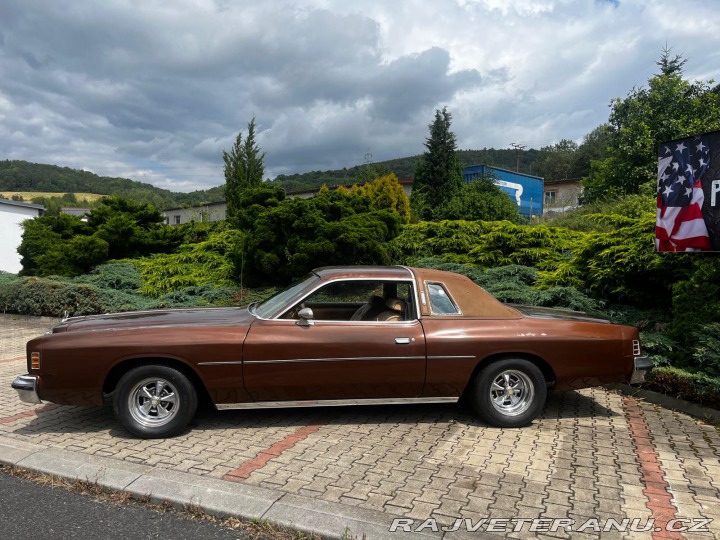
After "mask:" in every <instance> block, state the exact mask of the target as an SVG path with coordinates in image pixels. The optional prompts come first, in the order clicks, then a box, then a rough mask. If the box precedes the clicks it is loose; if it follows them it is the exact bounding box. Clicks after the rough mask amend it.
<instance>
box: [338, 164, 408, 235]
mask: <svg viewBox="0 0 720 540" xmlns="http://www.w3.org/2000/svg"><path fill="white" fill-rule="evenodd" d="M338 189H339V188H338ZM353 191H354V192H357V193H360V194H361V195H365V196H367V197H370V199H371V200H372V201H373V204H374V205H375V208H376V209H378V210H390V211H392V212H396V213H397V214H398V215H399V216H400V217H401V219H402V220H403V222H404V223H408V222H409V221H410V200H409V199H408V196H407V195H405V191H404V190H403V188H402V186H401V185H400V182H398V179H397V176H395V175H394V174H393V173H390V174H386V175H384V176H380V177H378V178H376V179H375V180H373V181H371V182H368V183H366V184H365V185H363V186H360V187H357V186H353Z"/></svg>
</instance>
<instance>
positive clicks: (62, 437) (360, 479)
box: [0, 318, 720, 540]
mask: <svg viewBox="0 0 720 540" xmlns="http://www.w3.org/2000/svg"><path fill="white" fill-rule="evenodd" d="M51 325H52V322H48V321H39V320H34V319H32V318H29V319H25V320H23V321H19V320H18V321H15V320H12V319H7V318H3V320H2V324H1V325H0V386H2V385H4V386H2V387H4V388H7V387H8V385H9V384H10V382H11V381H12V378H13V377H14V376H15V375H17V374H19V373H21V372H24V370H25V361H24V359H23V355H24V346H25V341H26V340H27V339H29V338H30V337H34V336H36V335H40V334H42V333H43V332H44V331H45V330H46V329H47V328H49V327H50V326H51ZM14 358H15V359H14ZM624 399H626V398H624V397H623V396H620V395H619V394H616V393H614V392H611V391H608V390H605V389H602V388H595V389H589V390H581V391H577V392H565V393H559V394H554V395H552V396H551V397H550V398H549V400H548V404H547V406H546V408H545V411H544V413H543V416H541V417H540V418H539V419H538V420H537V421H535V422H534V423H533V425H532V426H531V427H528V428H523V429H518V430H502V429H497V428H491V427H488V426H486V425H484V424H483V423H482V422H479V421H478V420H477V419H476V418H475V417H474V416H473V415H472V414H471V413H469V412H467V411H466V410H464V409H462V408H461V407H455V406H445V405H423V406H409V407H377V408H359V407H351V408H333V409H332V410H328V411H326V410H322V409H315V410H310V409H308V410H302V409H293V410H264V411H224V412H222V413H215V412H201V413H199V414H198V417H197V418H196V419H195V420H194V422H193V427H192V429H190V430H188V431H187V432H185V433H183V434H182V435H180V436H178V437H176V438H174V439H169V440H138V439H133V438H130V437H129V436H128V435H127V434H126V433H124V431H123V430H122V429H121V428H120V426H119V424H118V423H117V421H116V420H115V419H114V417H113V414H112V409H111V407H98V408H83V407H55V408H53V407H46V406H42V405H41V406H32V405H28V404H25V403H22V402H20V401H19V400H18V399H17V397H16V396H15V395H14V393H12V392H1V393H0V448H4V446H3V445H5V444H6V443H7V444H18V445H22V444H29V445H35V446H36V447H38V448H52V449H67V450H72V452H74V453H77V454H80V455H82V456H86V457H87V458H97V459H101V458H102V459H110V460H114V461H115V462H119V463H123V464H125V465H128V466H131V465H132V466H136V464H137V466H141V467H156V468H159V469H160V468H161V469H165V470H164V471H161V472H164V473H178V474H179V473H183V472H186V473H188V474H191V475H194V476H197V477H207V478H214V479H217V478H224V477H226V475H229V476H228V478H233V475H232V473H233V472H234V471H237V470H238V469H239V468H240V467H242V466H243V465H244V464H246V463H248V462H250V461H251V460H253V459H255V458H256V456H258V455H261V454H262V453H263V452H265V451H267V450H268V449H269V448H271V447H272V446H273V445H274V444H276V443H279V442H281V441H284V440H290V439H291V438H292V436H293V435H294V434H295V433H296V432H297V431H298V430H299V429H301V428H303V427H304V426H307V425H309V424H311V423H319V424H320V425H321V428H320V429H319V430H318V431H316V432H315V433H312V434H310V435H309V436H308V437H307V438H305V439H304V440H301V441H297V442H295V443H294V445H291V447H290V448H288V449H287V450H285V451H284V452H282V453H280V454H279V455H276V456H273V457H272V458H271V459H269V460H268V461H267V462H266V463H265V464H264V466H261V467H260V468H258V469H256V470H254V472H252V473H251V474H250V475H249V476H248V477H247V478H246V479H244V480H241V483H245V484H249V485H253V486H264V487H271V488H273V489H275V490H279V491H281V492H284V493H286V494H288V493H298V494H300V495H302V496H303V497H306V498H309V499H310V500H317V501H318V502H322V503H323V504H325V501H330V502H333V503H337V502H339V501H343V502H344V504H345V505H346V506H348V507H352V509H353V511H355V510H362V511H366V510H382V511H384V512H389V513H393V514H397V515H405V516H409V515H411V516H413V517H417V518H418V519H426V518H428V517H431V516H434V517H437V518H438V519H440V520H441V522H442V523H450V522H452V520H453V519H454V518H458V517H470V518H475V519H477V518H478V517H479V516H488V515H493V516H498V517H503V518H512V517H533V516H537V515H542V516H543V517H545V516H547V517H567V516H586V515H588V514H589V515H590V516H596V515H597V516H604V517H618V518H621V517H622V516H628V517H631V516H644V517H649V516H650V515H651V511H650V510H649V509H648V507H647V504H648V502H649V501H650V500H649V499H648V497H647V496H646V495H645V492H644V490H645V489H646V488H648V486H649V487H650V488H651V489H652V487H653V486H655V487H660V488H662V489H661V491H663V490H664V489H665V488H664V487H663V486H664V485H665V484H663V482H666V483H667V485H668V486H669V487H668V489H669V490H670V495H671V497H672V501H673V503H674V504H675V505H676V507H677V512H678V515H681V516H689V517H699V516H708V517H710V516H714V518H715V519H716V520H718V522H719V523H720V515H718V514H719V513H720V510H717V508H718V505H717V504H716V501H717V498H718V496H720V433H718V432H717V431H716V430H715V429H714V428H713V427H712V426H707V425H704V424H703V423H702V422H699V421H696V420H694V419H692V418H690V417H688V416H686V415H683V414H681V413H676V412H673V411H670V410H667V409H663V408H662V407H658V406H655V405H652V404H648V403H645V402H642V401H638V400H635V401H634V403H635V407H636V408H637V410H638V411H639V414H640V415H641V416H642V419H643V420H642V421H643V422H644V425H641V424H637V425H635V431H634V432H633V429H631V425H630V423H629V420H628V410H626V406H625V405H624V403H625V402H624V401H623V400H624ZM645 426H646V427H647V429H646V428H645ZM633 433H635V435H633ZM634 436H635V437H637V439H634V438H633V437H634ZM638 444H640V445H641V447H642V448H644V449H648V448H649V449H650V451H651V454H652V456H654V460H655V461H654V464H652V460H650V461H647V460H645V462H644V465H643V466H642V467H641V457H640V455H639V453H638V451H637V448H636V447H637V445H638ZM17 452H20V451H17ZM21 453H22V452H21ZM21 453H16V454H15V455H18V456H20V455H21ZM8 455H10V454H8ZM22 455H27V454H26V453H22ZM643 475H645V476H643ZM648 475H649V476H648ZM235 479H237V478H235ZM288 496H289V495H288ZM523 534H525V533H520V534H519V535H518V534H515V533H513V534H511V535H510V536H511V537H514V538H528V537H529V536H527V535H526V536H523ZM542 535H543V536H546V537H552V538H557V537H563V535H562V533H561V534H559V535H558V534H545V533H542ZM626 536H628V537H629V536H631V535H626ZM716 536H717V535H716ZM574 537H575V535H573V538H574ZM577 537H578V538H601V537H602V538H619V536H618V535H613V534H611V535H607V534H578V535H577ZM633 537H637V538H648V539H649V538H651V535H649V534H646V535H644V536H643V535H641V534H640V533H637V536H633ZM701 537H702V538H705V537H708V538H710V536H708V535H703V536H701ZM458 538H460V536H458ZM692 538H693V537H690V536H689V540H692ZM698 538H700V537H698ZM719 538H720V537H719Z"/></svg>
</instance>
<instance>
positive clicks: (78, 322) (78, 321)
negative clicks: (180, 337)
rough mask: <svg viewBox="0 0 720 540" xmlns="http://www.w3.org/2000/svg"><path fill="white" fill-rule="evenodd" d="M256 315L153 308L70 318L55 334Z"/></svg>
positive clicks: (221, 322)
mask: <svg viewBox="0 0 720 540" xmlns="http://www.w3.org/2000/svg"><path fill="white" fill-rule="evenodd" d="M253 320H254V317H253V316H252V315H251V314H250V312H249V311H248V308H247V306H245V307H230V308H189V309H177V308H176V309H154V310H148V311H127V312H123V313H106V314H104V315H88V316H84V317H70V318H69V319H65V320H63V321H62V322H61V323H60V324H59V325H57V326H55V327H54V328H53V333H58V332H71V331H78V330H111V329H112V330H118V329H123V330H125V329H128V328H148V327H152V326H243V325H249V324H250V323H251V322H252V321H253Z"/></svg>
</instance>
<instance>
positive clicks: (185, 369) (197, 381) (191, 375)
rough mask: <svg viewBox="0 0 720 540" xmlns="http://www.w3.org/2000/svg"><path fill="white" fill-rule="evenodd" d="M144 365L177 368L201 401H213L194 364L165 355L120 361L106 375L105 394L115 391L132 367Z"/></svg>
mask: <svg viewBox="0 0 720 540" xmlns="http://www.w3.org/2000/svg"><path fill="white" fill-rule="evenodd" d="M142 366H165V367H169V368H173V369H176V370H177V371H179V372H180V373H182V374H183V375H185V376H186V377H187V378H188V380H189V381H190V382H191V383H192V385H193V386H194V387H195V391H196V392H197V396H198V401H199V402H201V403H203V404H210V403H212V401H211V399H210V394H209V393H208V391H207V388H206V387H205V383H204V382H203V380H202V378H201V377H200V375H199V374H198V373H197V371H195V369H193V368H192V366H190V365H188V364H187V363H185V362H183V361H181V360H178V359H177V358H168V357H163V356H141V357H136V358H128V359H126V360H123V361H121V362H118V363H117V364H115V365H114V366H113V367H112V368H111V369H110V371H109V372H108V373H107V375H106V376H105V379H104V381H103V386H102V393H103V395H107V394H111V393H113V392H114V391H115V389H116V388H117V384H118V382H119V381H120V379H121V378H122V377H123V375H125V374H126V373H127V372H128V371H130V370H132V369H135V368H137V367H142Z"/></svg>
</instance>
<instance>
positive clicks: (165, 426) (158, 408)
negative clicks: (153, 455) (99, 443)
mask: <svg viewBox="0 0 720 540" xmlns="http://www.w3.org/2000/svg"><path fill="white" fill-rule="evenodd" d="M197 405H198V398H197V391H196V390H195V387H194V386H193V384H192V383H191V382H190V380H189V379H188V378H187V377H186V376H185V375H183V374H182V373H180V372H179V371H178V370H176V369H173V368H170V367H167V366H154V365H150V366H142V367H138V368H135V369H132V370H130V371H128V372H127V373H126V374H125V375H123V376H122V378H121V379H120V381H119V382H118V385H117V388H116V389H115V393H114V396H113V408H114V410H115V415H116V416H117V418H118V420H120V423H121V424H122V425H123V426H124V427H125V429H127V430H128V431H129V432H130V433H132V434H133V435H135V436H137V437H141V438H144V439H159V438H165V437H173V436H174V435H177V434H179V433H180V432H182V431H183V430H184V429H185V428H186V427H187V425H188V423H190V420H192V417H193V416H194V415H195V411H196V410H197Z"/></svg>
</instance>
